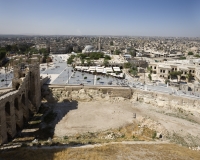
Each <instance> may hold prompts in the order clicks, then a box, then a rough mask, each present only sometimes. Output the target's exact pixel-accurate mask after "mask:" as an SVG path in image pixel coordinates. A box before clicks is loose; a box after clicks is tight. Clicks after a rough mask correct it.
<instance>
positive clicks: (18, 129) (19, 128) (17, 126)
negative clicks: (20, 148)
mask: <svg viewBox="0 0 200 160" xmlns="http://www.w3.org/2000/svg"><path fill="white" fill-rule="evenodd" d="M16 130H17V132H18V131H20V130H21V127H20V126H19V125H18V124H16Z"/></svg>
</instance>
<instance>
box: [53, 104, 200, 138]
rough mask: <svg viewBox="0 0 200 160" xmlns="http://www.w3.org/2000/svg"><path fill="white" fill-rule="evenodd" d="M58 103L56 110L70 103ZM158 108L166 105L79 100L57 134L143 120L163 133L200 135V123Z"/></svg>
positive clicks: (63, 119) (83, 131) (62, 121)
mask: <svg viewBox="0 0 200 160" xmlns="http://www.w3.org/2000/svg"><path fill="white" fill-rule="evenodd" d="M57 105H59V106H60V107H58V108H57V107H56V106H55V108H54V111H55V112H57V111H58V110H60V108H67V107H69V106H68V103H61V104H57ZM61 106H62V107H61ZM56 110H57V111H56ZM158 111H163V109H160V108H156V107H155V108H154V107H153V106H151V105H148V104H143V103H137V102H135V103H132V102H130V101H120V102H110V101H104V102H102V101H101V102H99V101H95V102H78V105H77V109H73V110H70V111H69V112H68V113H67V114H66V115H65V116H64V117H63V118H62V120H60V121H59V122H58V123H57V125H56V126H55V133H54V136H59V137H62V136H65V135H73V134H76V133H80V134H81V133H85V132H96V131H101V130H106V129H110V128H118V127H121V126H123V125H125V124H129V123H132V122H133V121H137V122H140V124H141V125H146V126H148V127H150V128H151V129H155V130H157V132H160V133H162V134H165V133H166V131H168V132H170V133H174V132H175V133H177V134H179V135H180V136H188V135H191V136H194V137H196V136H199V135H200V125H199V123H194V122H190V121H188V120H187V119H182V118H177V117H175V116H169V115H166V114H163V113H161V112H158ZM134 113H136V118H134V117H133V114H134ZM197 118H199V117H197ZM198 120H199V119H198ZM198 138H199V137H198ZM197 142H198V141H197Z"/></svg>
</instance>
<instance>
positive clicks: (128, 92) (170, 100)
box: [42, 86, 200, 112]
mask: <svg viewBox="0 0 200 160" xmlns="http://www.w3.org/2000/svg"><path fill="white" fill-rule="evenodd" d="M42 95H43V96H44V98H45V99H47V101H49V102H58V101H65V100H77V101H92V100H112V99H120V100H131V101H141V102H144V103H147V104H152V105H154V106H157V107H164V108H184V109H190V110H196V111H199V112H200V99H192V98H186V97H180V96H175V95H169V94H165V93H160V92H150V91H143V90H138V89H131V88H129V87H88V86H84V87H83V86H73V87H72V86H57V87H55V86H49V87H47V86H46V89H45V88H43V92H42Z"/></svg>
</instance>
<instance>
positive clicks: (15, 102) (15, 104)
mask: <svg viewBox="0 0 200 160" xmlns="http://www.w3.org/2000/svg"><path fill="white" fill-rule="evenodd" d="M14 106H15V109H16V110H19V104H18V98H15V101H14Z"/></svg>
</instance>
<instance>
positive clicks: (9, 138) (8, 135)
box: [7, 132, 12, 141]
mask: <svg viewBox="0 0 200 160" xmlns="http://www.w3.org/2000/svg"><path fill="white" fill-rule="evenodd" d="M7 139H8V141H11V140H12V136H11V134H10V133H8V132H7Z"/></svg>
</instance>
